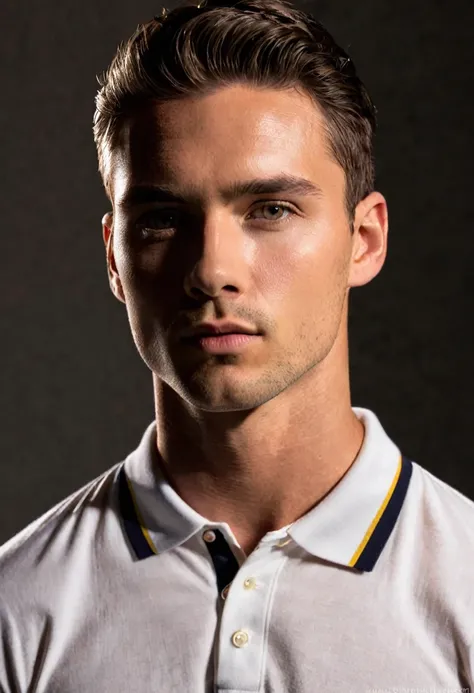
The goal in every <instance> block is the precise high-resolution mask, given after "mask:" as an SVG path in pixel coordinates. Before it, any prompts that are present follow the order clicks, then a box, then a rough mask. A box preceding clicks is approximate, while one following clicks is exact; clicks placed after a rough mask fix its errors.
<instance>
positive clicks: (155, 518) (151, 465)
mask: <svg viewBox="0 0 474 693" xmlns="http://www.w3.org/2000/svg"><path fill="white" fill-rule="evenodd" d="M352 410H353V411H354V413H355V414H356V416H357V417H358V418H359V419H360V420H361V421H362V423H363V424H364V428H365V435H364V441H363V443H362V446H361V448H360V450H359V453H358V455H357V457H356V459H355V460H354V462H353V464H352V465H351V467H350V468H349V470H348V471H347V472H346V474H345V475H344V476H343V478H342V479H341V480H340V481H339V482H338V484H337V485H336V486H335V487H334V488H333V489H332V491H330V493H329V494H328V495H327V496H326V497H325V498H323V500H321V501H320V502H319V503H318V504H317V505H316V506H315V507H314V508H312V509H311V510H310V511H309V512H307V513H306V514H305V515H303V517H301V518H300V519H299V520H297V521H296V522H294V523H293V524H292V525H291V526H290V528H289V529H288V536H290V537H291V538H292V539H293V540H294V541H295V542H296V543H297V544H299V545H300V546H301V547H302V548H303V549H305V550H306V551H307V552H308V553H310V554H312V555H314V556H316V557H318V558H321V559H324V560H326V561H330V562H333V563H338V564H341V565H344V566H348V567H352V568H356V569H358V570H362V571H370V570H372V569H373V567H374V566H375V563H376V561H377V559H378V557H379V556H380V554H381V552H382V550H383V548H384V546H385V544H386V542H387V540H388V538H389V536H390V534H391V532H392V529H393V527H394V525H395V522H396V520H397V518H398V516H399V513H400V511H401V508H402V505H403V501H404V499H405V495H406V492H407V489H408V484H409V481H410V477H411V472H412V462H411V461H410V460H408V459H407V458H406V457H405V456H404V455H402V453H401V452H400V450H399V448H398V447H397V446H396V445H395V443H393V442H392V440H391V439H390V438H389V436H388V435H387V433H386V432H385V430H384V429H383V427H382V425H381V423H380V421H379V419H378V417H377V416H376V414H375V413H374V412H373V411H371V410H369V409H365V408H362V407H352ZM158 455H159V453H158V450H157V447H156V423H155V421H153V422H152V423H150V424H149V426H148V427H147V428H146V430H145V432H144V434H143V436H142V439H141V441H140V444H139V446H138V447H137V449H136V450H134V451H133V452H132V453H130V454H129V455H128V457H127V458H126V460H125V462H124V463H123V465H121V467H120V469H119V476H118V483H119V496H120V507H121V513H122V519H123V523H124V528H125V532H126V534H127V537H128V540H129V541H130V543H131V545H132V547H133V549H134V551H135V554H136V555H137V558H139V559H141V558H146V557H148V556H151V555H153V554H160V553H163V552H165V551H168V550H170V549H172V548H174V547H176V546H179V545H180V544H183V543H184V542H185V541H187V540H188V539H189V538H190V537H192V536H193V535H194V534H196V533H197V532H199V531H201V530H202V529H203V527H206V526H209V525H212V526H220V525H224V524H225V523H215V522H213V523H210V522H209V521H208V520H207V519H206V518H205V517H203V516H202V515H200V514H199V513H198V512H196V511H195V510H193V508H191V507H190V506H189V505H188V504H187V503H186V502H185V501H184V500H183V499H182V498H181V497H180V496H179V495H178V494H177V493H176V491H175V490H174V489H173V488H172V487H171V486H170V484H169V483H168V482H167V480H166V479H165V478H164V477H163V475H162V473H161V470H160V467H159V463H158Z"/></svg>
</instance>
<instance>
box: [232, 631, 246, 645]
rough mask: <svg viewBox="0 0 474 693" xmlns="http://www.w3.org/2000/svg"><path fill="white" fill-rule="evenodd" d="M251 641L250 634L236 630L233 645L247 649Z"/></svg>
mask: <svg viewBox="0 0 474 693" xmlns="http://www.w3.org/2000/svg"><path fill="white" fill-rule="evenodd" d="M248 641H249V636H248V633H246V632H245V631H244V630H236V631H235V633H234V634H233V636H232V643H233V644H234V645H235V647H245V645H246V644H247V643H248Z"/></svg>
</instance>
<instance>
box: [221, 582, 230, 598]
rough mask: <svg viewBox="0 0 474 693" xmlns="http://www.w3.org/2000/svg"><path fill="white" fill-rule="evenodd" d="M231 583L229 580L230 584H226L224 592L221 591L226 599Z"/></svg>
mask: <svg viewBox="0 0 474 693" xmlns="http://www.w3.org/2000/svg"><path fill="white" fill-rule="evenodd" d="M230 584H231V583H230V582H229V584H228V585H226V586H225V587H224V589H223V590H222V592H221V597H222V599H225V598H226V597H227V595H228V594H229V590H230Z"/></svg>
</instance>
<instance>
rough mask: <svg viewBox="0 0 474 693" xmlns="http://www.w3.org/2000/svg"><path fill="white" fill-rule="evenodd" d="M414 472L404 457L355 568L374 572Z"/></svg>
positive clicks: (411, 465)
mask: <svg viewBox="0 0 474 693" xmlns="http://www.w3.org/2000/svg"><path fill="white" fill-rule="evenodd" d="M412 471H413V463H412V462H411V460H409V459H407V458H406V457H405V456H404V455H402V464H401V470H400V475H399V477H398V481H397V483H396V486H395V488H394V490H393V493H392V495H391V497H390V500H389V501H388V503H387V506H386V508H385V510H384V512H383V514H382V517H381V518H380V519H379V521H378V523H377V525H376V527H375V529H374V531H373V532H372V535H371V537H370V539H369V540H368V542H367V544H366V545H365V548H364V550H363V551H362V553H361V555H360V556H359V558H358V559H357V561H356V562H355V563H354V564H353V567H354V568H357V569H358V570H363V571H365V572H368V571H370V570H373V568H374V566H375V564H376V562H377V560H378V558H379V556H380V554H381V553H382V550H383V548H384V546H385V544H386V543H387V541H388V538H389V537H390V534H391V533H392V530H393V528H394V526H395V523H396V521H397V519H398V516H399V514H400V511H401V509H402V505H403V501H404V500H405V496H406V493H407V490H408V484H409V482H410V478H411V475H412Z"/></svg>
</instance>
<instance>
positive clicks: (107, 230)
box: [102, 212, 125, 303]
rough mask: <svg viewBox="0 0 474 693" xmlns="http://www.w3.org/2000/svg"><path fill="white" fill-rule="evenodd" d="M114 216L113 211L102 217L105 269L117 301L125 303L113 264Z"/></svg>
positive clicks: (118, 276)
mask: <svg viewBox="0 0 474 693" xmlns="http://www.w3.org/2000/svg"><path fill="white" fill-rule="evenodd" d="M113 229H114V217H113V212H107V213H106V214H104V216H103V217H102V238H103V239H104V245H105V254H106V261H107V271H108V276H109V284H110V289H111V291H112V293H113V295H114V296H115V298H117V299H118V300H119V301H121V302H122V303H125V296H124V293H123V287H122V282H121V281H120V275H119V273H118V270H117V266H116V264H115V257H114V248H113V240H114V233H113Z"/></svg>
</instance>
